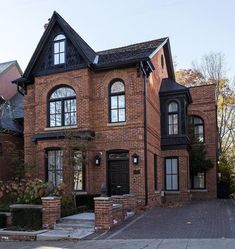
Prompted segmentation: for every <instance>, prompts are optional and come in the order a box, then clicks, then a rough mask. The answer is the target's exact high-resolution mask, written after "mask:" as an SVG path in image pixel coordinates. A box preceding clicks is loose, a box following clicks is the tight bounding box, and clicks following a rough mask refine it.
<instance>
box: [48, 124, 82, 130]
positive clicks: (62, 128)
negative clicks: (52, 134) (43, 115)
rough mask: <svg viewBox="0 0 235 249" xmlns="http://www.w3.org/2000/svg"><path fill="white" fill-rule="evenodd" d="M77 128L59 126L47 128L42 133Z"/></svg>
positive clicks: (74, 126) (75, 126)
mask: <svg viewBox="0 0 235 249" xmlns="http://www.w3.org/2000/svg"><path fill="white" fill-rule="evenodd" d="M75 128H78V126H77V125H72V126H60V127H47V128H45V129H44V131H58V130H65V129H66V130H67V129H75Z"/></svg>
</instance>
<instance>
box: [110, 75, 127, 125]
mask: <svg viewBox="0 0 235 249" xmlns="http://www.w3.org/2000/svg"><path fill="white" fill-rule="evenodd" d="M109 99H110V111H109V113H110V114H109V121H110V122H111V123H118V122H125V121H126V100H125V85H124V83H123V82H122V81H120V80H117V81H114V82H113V83H112V84H111V85H110V89H109Z"/></svg>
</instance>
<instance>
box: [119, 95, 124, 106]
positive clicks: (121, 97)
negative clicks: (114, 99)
mask: <svg viewBox="0 0 235 249" xmlns="http://www.w3.org/2000/svg"><path fill="white" fill-rule="evenodd" d="M118 107H119V108H125V95H121V96H118Z"/></svg>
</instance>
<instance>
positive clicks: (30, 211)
mask: <svg viewBox="0 0 235 249" xmlns="http://www.w3.org/2000/svg"><path fill="white" fill-rule="evenodd" d="M12 225H13V226H14V227H18V228H20V229H23V230H29V231H32V230H40V229H41V228H42V210H41V208H25V207H22V208H12Z"/></svg>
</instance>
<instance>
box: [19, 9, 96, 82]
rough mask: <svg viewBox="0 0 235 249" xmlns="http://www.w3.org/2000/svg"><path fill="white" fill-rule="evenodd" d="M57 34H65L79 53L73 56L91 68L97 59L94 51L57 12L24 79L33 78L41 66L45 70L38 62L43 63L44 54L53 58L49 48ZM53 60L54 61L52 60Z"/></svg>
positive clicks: (35, 52)
mask: <svg viewBox="0 0 235 249" xmlns="http://www.w3.org/2000/svg"><path fill="white" fill-rule="evenodd" d="M55 33H57V34H58V33H63V34H64V35H65V36H66V41H67V40H68V41H69V43H70V44H71V45H72V46H73V48H75V49H76V52H77V53H73V54H76V55H77V57H79V56H80V58H77V59H79V61H81V58H82V60H83V61H84V63H85V65H86V66H89V65H90V64H91V63H93V62H94V60H95V57H96V53H95V52H94V50H93V49H92V48H91V47H90V46H89V45H88V44H87V43H86V42H85V41H84V40H83V39H82V38H81V37H80V36H79V35H78V34H77V33H76V32H75V31H74V30H73V29H72V28H71V27H70V25H69V24H68V23H67V22H66V21H65V20H64V19H63V18H62V17H61V16H60V15H59V14H58V13H57V12H54V13H53V15H52V18H51V20H50V22H49V24H48V26H47V28H46V29H45V31H44V33H43V35H42V37H41V39H40V41H39V43H38V45H37V47H36V49H35V51H34V53H33V56H32V58H31V60H30V62H29V64H28V66H27V68H26V70H25V72H24V74H23V78H26V79H29V78H31V77H30V76H32V75H31V74H32V73H35V68H36V67H40V66H41V67H42V68H41V70H43V66H45V65H40V66H38V65H37V63H38V61H40V62H42V58H41V57H42V56H43V54H44V55H45V53H46V52H48V53H50V54H49V56H52V51H49V50H50V49H51V48H48V47H50V46H49V45H48V44H49V43H50V42H52V40H53V37H54V36H55ZM72 46H71V47H72ZM75 59H76V58H75ZM51 60H53V59H52V58H51ZM43 63H45V62H43ZM48 63H49V64H50V65H51V64H52V63H51V62H48ZM52 66H53V65H52ZM49 67H50V66H49ZM54 68H56V69H60V66H58V67H57V66H56V67H54ZM66 68H67V67H66ZM37 69H38V68H37ZM39 71H40V70H39Z"/></svg>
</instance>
